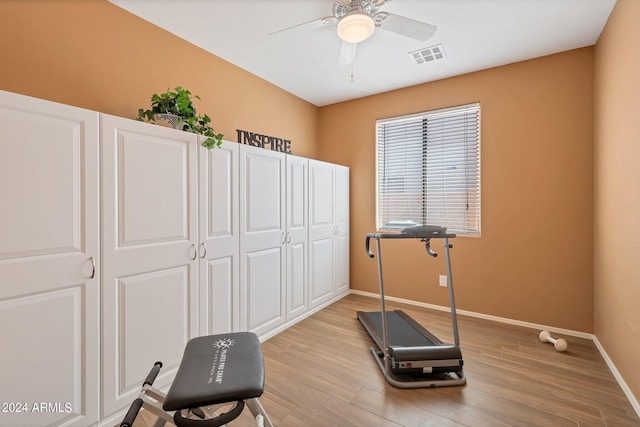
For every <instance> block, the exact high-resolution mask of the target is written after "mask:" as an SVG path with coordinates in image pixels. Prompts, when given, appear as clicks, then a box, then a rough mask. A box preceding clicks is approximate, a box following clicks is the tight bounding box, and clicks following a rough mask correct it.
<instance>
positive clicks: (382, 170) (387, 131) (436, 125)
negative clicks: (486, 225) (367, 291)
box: [376, 103, 480, 236]
mask: <svg viewBox="0 0 640 427" xmlns="http://www.w3.org/2000/svg"><path fill="white" fill-rule="evenodd" d="M376 127H377V129H376V140H377V165H376V170H377V215H376V216H377V227H378V229H380V230H394V229H402V228H405V227H409V226H413V225H427V224H428V225H440V226H446V227H447V228H448V230H449V231H452V232H455V233H458V234H463V235H476V236H477V235H479V234H480V104H477V103H476V104H469V105H464V106H460V107H453V108H447V109H443V110H436V111H430V112H425V113H420V114H414V115H411V116H403V117H395V118H391V119H382V120H378V121H377V122H376Z"/></svg>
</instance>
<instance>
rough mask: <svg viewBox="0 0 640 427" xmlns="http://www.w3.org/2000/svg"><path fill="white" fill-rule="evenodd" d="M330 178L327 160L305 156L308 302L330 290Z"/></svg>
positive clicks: (332, 199) (312, 304)
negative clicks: (306, 158)
mask: <svg viewBox="0 0 640 427" xmlns="http://www.w3.org/2000/svg"><path fill="white" fill-rule="evenodd" d="M334 180H335V169H334V165H332V164H330V163H325V162H320V161H317V160H309V188H310V190H309V305H310V307H315V306H318V305H320V304H322V303H323V302H326V301H328V300H330V299H331V298H332V297H333V294H334V276H333V275H334V272H333V271H334V268H333V265H334V260H335V257H336V255H335V252H334V244H333V239H334V234H335V230H336V229H335V223H334V203H335V197H334Z"/></svg>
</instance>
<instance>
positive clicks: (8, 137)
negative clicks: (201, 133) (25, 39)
mask: <svg viewBox="0 0 640 427" xmlns="http://www.w3.org/2000/svg"><path fill="white" fill-rule="evenodd" d="M98 135H99V131H98V113H96V112H92V111H87V110H82V109H79V108H74V107H69V106H65V105H60V104H55V103H52V102H46V101H42V100H37V99H34V98H29V97H25V96H20V95H15V94H11V93H7V92H2V91H0V201H1V203H2V208H1V209H0V236H1V237H0V335H1V336H2V351H0V402H6V403H7V404H8V405H13V407H8V408H7V409H11V411H9V412H4V411H3V412H2V413H0V425H16V426H17V425H52V424H56V425H58V424H65V425H79V426H86V425H89V424H92V423H94V422H96V421H97V420H98V418H99V402H100V401H99V399H100V394H99V393H100V388H99V384H100V326H99V325H100V323H99V321H100V275H99V272H100V240H99V239H100V231H99V230H100V229H99V218H100V216H99V194H100V188H99V175H98V174H99V169H100V165H99V161H98ZM42 404H44V406H42ZM18 411H20V412H18Z"/></svg>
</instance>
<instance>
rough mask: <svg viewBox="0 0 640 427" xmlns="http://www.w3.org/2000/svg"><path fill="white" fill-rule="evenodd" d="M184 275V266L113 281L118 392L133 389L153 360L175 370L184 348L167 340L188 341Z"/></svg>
mask: <svg viewBox="0 0 640 427" xmlns="http://www.w3.org/2000/svg"><path fill="white" fill-rule="evenodd" d="M188 276H189V274H188V269H187V268H186V267H184V266H183V267H177V268H172V269H168V270H162V271H155V272H152V273H143V274H139V275H135V276H129V277H122V278H120V279H118V280H117V284H115V285H114V287H117V295H116V305H115V307H113V311H114V312H115V313H114V314H115V315H116V316H117V319H118V325H119V329H120V330H119V335H120V339H119V341H118V342H117V343H116V346H117V347H116V354H117V357H118V360H117V365H118V367H119V369H120V375H119V376H120V378H119V379H118V380H119V381H118V384H117V385H116V393H117V394H118V395H122V394H124V393H126V392H128V391H131V390H133V391H136V392H137V391H138V390H139V389H140V386H141V384H140V373H141V372H148V371H149V369H151V367H152V366H153V364H154V363H155V362H156V361H158V360H160V361H162V364H163V367H162V369H163V371H172V370H175V369H177V368H178V363H179V362H180V359H181V358H182V351H183V347H181V346H180V345H173V344H172V345H168V343H186V342H187V340H188V339H189V315H190V310H189V277H188ZM107 285H109V284H107ZM150 303H152V307H149V304H150ZM152 313H159V314H161V315H157V316H154V315H152Z"/></svg>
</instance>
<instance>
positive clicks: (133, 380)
mask: <svg viewBox="0 0 640 427" xmlns="http://www.w3.org/2000/svg"><path fill="white" fill-rule="evenodd" d="M196 157H197V138H196V136H195V135H193V134H189V133H186V132H180V131H176V130H173V129H169V128H164V127H160V126H153V125H149V124H146V123H140V122H136V121H133V120H127V119H122V118H118V117H113V116H108V115H102V162H103V167H102V171H103V181H102V197H103V236H104V239H103V251H102V254H103V264H104V270H103V299H102V319H103V322H102V328H103V333H102V337H103V372H104V374H103V381H104V383H103V416H107V415H109V414H112V413H113V412H116V411H118V410H120V409H122V408H125V407H126V406H128V405H129V404H130V403H131V401H132V400H133V399H134V398H135V395H136V394H137V392H138V390H139V387H140V384H141V383H142V381H143V380H144V378H145V376H146V375H147V373H148V372H149V369H150V368H151V366H153V363H154V362H155V361H157V360H161V361H162V362H163V364H164V367H163V369H162V372H161V375H160V376H159V377H158V379H157V380H156V384H157V386H158V387H163V386H165V385H167V384H168V383H170V381H171V380H172V378H173V376H174V375H175V372H176V370H177V362H178V360H179V357H181V352H182V350H183V349H184V346H185V344H186V342H187V340H188V339H189V338H191V337H194V336H196V335H197V333H198V317H197V316H198V307H197V292H198V289H197V261H196V259H197V256H198V247H197V208H196V206H197V199H196V197H197V193H196V189H197V175H196V174H197V163H196ZM163 359H164V360H163Z"/></svg>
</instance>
